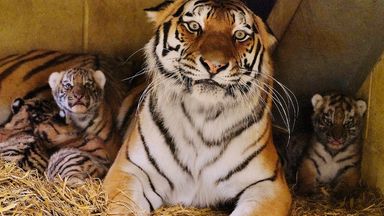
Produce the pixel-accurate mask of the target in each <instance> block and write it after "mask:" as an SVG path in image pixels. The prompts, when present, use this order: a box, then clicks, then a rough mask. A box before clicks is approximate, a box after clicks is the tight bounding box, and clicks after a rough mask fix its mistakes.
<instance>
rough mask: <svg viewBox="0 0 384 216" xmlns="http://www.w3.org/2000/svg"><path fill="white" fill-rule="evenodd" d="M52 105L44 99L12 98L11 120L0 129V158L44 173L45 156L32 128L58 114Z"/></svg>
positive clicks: (46, 156)
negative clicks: (13, 99)
mask: <svg viewBox="0 0 384 216" xmlns="http://www.w3.org/2000/svg"><path fill="white" fill-rule="evenodd" d="M55 108H56V106H55V104H54V103H53V102H51V101H47V100H38V99H28V100H23V99H20V98H18V99H16V100H15V101H14V102H13V103H12V106H11V110H12V118H11V120H10V121H9V122H8V123H7V124H5V126H4V127H2V128H1V129H0V158H1V159H3V160H5V161H8V162H14V163H16V164H17V165H18V166H19V167H21V168H23V169H24V170H30V169H37V170H38V171H39V172H41V173H43V172H45V170H46V168H47V166H48V158H49V155H48V152H47V151H46V147H45V144H44V141H43V140H41V139H39V138H38V137H36V136H35V134H34V127H35V126H36V125H38V124H40V123H41V122H44V121H46V120H48V119H51V118H53V117H54V116H55V115H56V114H57V113H58V110H57V109H55Z"/></svg>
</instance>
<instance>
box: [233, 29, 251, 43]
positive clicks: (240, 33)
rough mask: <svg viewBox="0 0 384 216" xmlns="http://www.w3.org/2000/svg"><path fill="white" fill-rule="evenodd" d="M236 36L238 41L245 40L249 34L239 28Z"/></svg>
mask: <svg viewBox="0 0 384 216" xmlns="http://www.w3.org/2000/svg"><path fill="white" fill-rule="evenodd" d="M234 37H235V39H236V40H238V41H245V40H246V39H247V38H248V35H247V33H246V32H245V31H242V30H238V31H236V32H235V34H234Z"/></svg>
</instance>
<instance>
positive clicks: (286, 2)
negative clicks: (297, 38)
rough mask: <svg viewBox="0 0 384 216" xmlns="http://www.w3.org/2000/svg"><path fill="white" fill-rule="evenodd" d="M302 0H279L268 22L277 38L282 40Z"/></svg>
mask: <svg viewBox="0 0 384 216" xmlns="http://www.w3.org/2000/svg"><path fill="white" fill-rule="evenodd" d="M301 1H302V0H278V1H277V2H276V4H275V6H274V7H273V9H272V11H271V13H270V14H269V16H268V19H267V23H268V25H269V27H270V28H271V30H272V32H273V34H274V35H275V37H276V38H277V40H279V41H280V40H281V38H282V37H283V35H284V32H285V30H286V29H287V28H288V26H289V23H290V22H291V20H292V18H293V16H294V15H295V13H296V10H297V8H298V7H299V5H300V3H301Z"/></svg>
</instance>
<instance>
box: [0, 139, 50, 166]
mask: <svg viewBox="0 0 384 216" xmlns="http://www.w3.org/2000/svg"><path fill="white" fill-rule="evenodd" d="M0 158H1V159H2V160H5V161H8V162H13V163H16V164H17V165H18V166H19V167H20V168H22V169H24V170H33V169H36V170H37V171H39V172H40V173H44V171H45V169H46V168H47V165H48V154H47V153H46V151H45V148H44V145H43V143H42V142H41V140H39V139H37V138H36V137H35V136H33V135H31V134H28V133H19V134H14V135H13V136H12V137H10V138H8V139H7V140H5V141H3V142H1V143H0Z"/></svg>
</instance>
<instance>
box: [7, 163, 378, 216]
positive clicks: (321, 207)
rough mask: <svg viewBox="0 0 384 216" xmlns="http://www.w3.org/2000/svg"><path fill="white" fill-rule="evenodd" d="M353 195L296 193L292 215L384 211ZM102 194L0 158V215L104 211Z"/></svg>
mask: <svg viewBox="0 0 384 216" xmlns="http://www.w3.org/2000/svg"><path fill="white" fill-rule="evenodd" d="M358 194H359V195H358V196H357V197H355V198H353V199H348V200H343V201H339V202H330V201H329V199H328V197H327V196H326V195H322V196H321V197H313V198H301V197H296V198H295V200H294V203H293V205H292V215H308V216H317V215H329V216H337V215H350V216H358V215H359V216H360V215H384V198H383V196H382V195H380V194H379V193H377V192H376V191H374V190H367V189H366V188H362V189H360V190H359V193H358ZM105 203H106V199H105V194H104V193H103V191H102V186H101V182H100V181H96V180H93V181H89V182H87V184H85V185H83V186H80V187H78V188H72V189H71V188H68V187H66V185H65V181H58V182H55V183H52V182H47V181H46V180H45V179H44V178H43V177H41V176H39V175H38V174H37V173H36V172H34V171H29V172H25V171H23V170H21V169H19V168H17V167H16V166H14V165H13V164H9V163H4V162H1V161H0V215H105V213H104V212H105V210H106V205H105ZM154 215H155V216H159V215H164V216H167V215H175V216H195V215H196V216H221V215H227V214H225V213H223V212H214V211H212V210H209V209H191V208H183V207H181V206H174V207H168V208H161V209H158V210H157V211H156V212H155V213H154Z"/></svg>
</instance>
